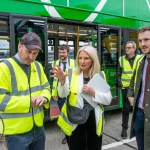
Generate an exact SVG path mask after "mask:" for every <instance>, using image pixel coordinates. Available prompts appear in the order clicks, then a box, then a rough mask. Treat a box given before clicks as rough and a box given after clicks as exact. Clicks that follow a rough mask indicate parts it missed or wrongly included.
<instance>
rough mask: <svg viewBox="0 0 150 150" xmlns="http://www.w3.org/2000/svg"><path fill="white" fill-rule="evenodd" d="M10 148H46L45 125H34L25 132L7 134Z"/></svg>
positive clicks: (25, 149) (26, 149)
mask: <svg viewBox="0 0 150 150" xmlns="http://www.w3.org/2000/svg"><path fill="white" fill-rule="evenodd" d="M6 142H7V146H8V150H45V130H44V127H41V128H39V127H33V129H32V130H31V131H29V132H27V133H24V134H15V135H8V136H6Z"/></svg>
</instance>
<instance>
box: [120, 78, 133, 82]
mask: <svg viewBox="0 0 150 150" xmlns="http://www.w3.org/2000/svg"><path fill="white" fill-rule="evenodd" d="M130 80H131V79H124V78H121V81H126V82H130Z"/></svg>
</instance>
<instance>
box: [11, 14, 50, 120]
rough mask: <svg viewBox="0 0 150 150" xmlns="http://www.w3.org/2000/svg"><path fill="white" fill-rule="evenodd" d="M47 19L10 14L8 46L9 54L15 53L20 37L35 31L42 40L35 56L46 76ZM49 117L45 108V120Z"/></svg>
mask: <svg viewBox="0 0 150 150" xmlns="http://www.w3.org/2000/svg"><path fill="white" fill-rule="evenodd" d="M46 31H47V19H46V18H44V17H32V16H22V15H10V39H11V43H10V48H11V50H12V51H11V53H12V54H11V55H12V56H13V55H15V54H16V53H17V50H18V43H19V40H20V38H21V37H22V36H23V35H24V34H25V33H27V32H35V33H36V34H38V35H39V36H40V38H41V41H42V51H43V52H40V53H39V54H38V56H37V58H36V60H37V61H39V62H40V63H41V64H42V65H43V67H44V70H45V73H46V75H47V77H48V75H49V73H48V62H47V61H48V58H47V32H46ZM47 119H49V110H45V120H47Z"/></svg>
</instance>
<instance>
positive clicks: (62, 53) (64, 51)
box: [52, 44, 75, 144]
mask: <svg viewBox="0 0 150 150" xmlns="http://www.w3.org/2000/svg"><path fill="white" fill-rule="evenodd" d="M58 57H59V59H58V60H56V61H54V62H53V63H52V68H53V67H56V65H59V66H60V67H61V69H62V70H63V71H64V72H68V68H72V69H73V68H75V60H74V59H70V58H69V46H67V45H65V44H63V45H61V46H59V47H58ZM52 98H53V100H54V101H57V103H58V106H59V109H60V111H61V108H62V106H63V104H64V102H65V100H66V97H63V98H62V97H59V96H58V79H57V78H54V79H53V83H52ZM63 136H64V135H63ZM66 143H67V141H66V138H65V136H64V137H63V140H62V144H66Z"/></svg>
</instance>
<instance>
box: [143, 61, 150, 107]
mask: <svg viewBox="0 0 150 150" xmlns="http://www.w3.org/2000/svg"><path fill="white" fill-rule="evenodd" d="M147 62H148V64H147V68H146V72H145V87H144V97H143V108H145V104H146V92H147V83H148V75H149V74H150V58H148V59H147Z"/></svg>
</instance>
